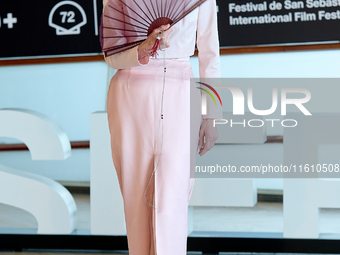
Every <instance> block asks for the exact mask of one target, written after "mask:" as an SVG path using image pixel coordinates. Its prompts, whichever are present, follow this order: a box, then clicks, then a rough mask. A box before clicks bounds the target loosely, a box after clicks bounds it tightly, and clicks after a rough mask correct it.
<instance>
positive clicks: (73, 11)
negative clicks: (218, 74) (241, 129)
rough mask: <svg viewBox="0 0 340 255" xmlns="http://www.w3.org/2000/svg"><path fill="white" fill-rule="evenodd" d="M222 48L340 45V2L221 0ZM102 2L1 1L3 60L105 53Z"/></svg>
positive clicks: (328, 0) (1, 56)
mask: <svg viewBox="0 0 340 255" xmlns="http://www.w3.org/2000/svg"><path fill="white" fill-rule="evenodd" d="M217 5H218V10H219V11H218V23H219V37H220V45H221V47H229V46H252V45H268V44H274V45H275V44H284V43H306V42H325V41H339V40H340V34H339V33H338V31H339V30H340V0H301V1H291V0H217ZM101 13H102V0H70V1H69V0H66V1H63V0H48V1H46V0H34V1H32V0H16V1H13V0H1V1H0V39H1V40H0V59H1V58H2V59H4V58H12V57H19V58H20V57H40V56H60V55H70V54H71V55H73V54H85V55H88V54H96V53H101V48H100V44H99V37H98V36H99V31H98V28H99V25H100V15H101Z"/></svg>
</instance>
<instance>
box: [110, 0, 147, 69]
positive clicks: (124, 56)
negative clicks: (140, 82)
mask: <svg viewBox="0 0 340 255" xmlns="http://www.w3.org/2000/svg"><path fill="white" fill-rule="evenodd" d="M108 3H110V4H114V5H117V6H116V7H119V8H122V6H118V5H119V3H118V1H115V0H103V13H104V10H105V7H106V5H107V4H108ZM122 10H123V9H122ZM120 18H122V19H123V15H122V17H120ZM117 33H119V31H117ZM104 59H105V62H106V63H107V64H108V65H109V66H111V67H112V68H113V69H124V68H130V67H135V66H144V65H147V64H148V63H149V58H143V59H142V60H138V46H136V47H134V48H132V49H129V50H126V51H123V52H120V53H117V54H114V55H111V56H109V57H105V55H104Z"/></svg>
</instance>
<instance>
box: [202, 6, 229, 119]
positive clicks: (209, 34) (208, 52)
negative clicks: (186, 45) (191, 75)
mask: <svg viewBox="0 0 340 255" xmlns="http://www.w3.org/2000/svg"><path fill="white" fill-rule="evenodd" d="M197 49H198V63H199V76H200V81H201V82H204V83H207V84H209V79H210V78H215V81H214V83H215V82H216V81H219V79H220V78H221V67H220V45H219V38H218V29H217V8H216V0H207V1H205V2H204V3H203V4H202V5H201V6H200V7H199V10H198V20H197ZM218 83H219V82H218ZM200 86H201V87H202V88H205V89H206V87H205V86H204V87H203V85H200ZM201 93H205V92H201ZM212 94H213V95H214V93H212ZM214 97H215V98H216V95H214ZM216 102H217V105H215V103H214V101H213V99H212V98H211V97H210V96H207V114H206V115H202V118H203V119H207V118H214V119H222V118H223V109H222V106H221V105H220V103H219V101H218V100H216Z"/></svg>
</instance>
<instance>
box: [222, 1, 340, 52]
mask: <svg viewBox="0 0 340 255" xmlns="http://www.w3.org/2000/svg"><path fill="white" fill-rule="evenodd" d="M217 4H218V7H219V16H218V23H219V36H220V44H221V46H251V45H266V44H267V45H268V44H283V43H308V42H326V41H339V40H340V33H339V31H340V0H302V1H290V0H217Z"/></svg>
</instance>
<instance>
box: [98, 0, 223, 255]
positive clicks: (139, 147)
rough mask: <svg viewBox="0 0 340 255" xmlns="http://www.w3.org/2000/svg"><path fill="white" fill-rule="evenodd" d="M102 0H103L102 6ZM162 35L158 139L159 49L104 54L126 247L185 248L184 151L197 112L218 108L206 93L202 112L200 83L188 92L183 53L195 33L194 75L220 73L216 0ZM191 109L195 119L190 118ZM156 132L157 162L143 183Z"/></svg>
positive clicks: (165, 252)
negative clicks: (150, 53)
mask: <svg viewBox="0 0 340 255" xmlns="http://www.w3.org/2000/svg"><path fill="white" fill-rule="evenodd" d="M115 1H117V0H109V3H110V2H115ZM107 2H108V1H107V0H104V8H105V5H106V4H107ZM196 31H197V39H196ZM169 40H170V47H169V48H167V49H166V50H165V54H166V70H167V72H166V74H165V89H164V99H163V114H164V115H163V116H164V117H163V120H161V121H163V139H161V132H162V124H161V126H160V127H159V126H158V125H159V119H160V108H161V97H162V87H163V74H164V73H163V68H164V66H163V54H164V53H163V52H162V51H158V54H159V56H158V57H155V58H150V60H149V62H148V63H147V64H141V63H139V61H138V53H137V47H135V48H132V49H130V50H127V51H124V52H122V53H118V54H115V55H112V56H110V57H107V58H105V60H106V62H107V63H108V64H109V65H110V66H111V67H112V68H114V69H117V72H116V74H115V75H114V76H113V78H112V80H111V82H110V86H109V91H108V98H107V113H108V123H109V129H110V134H111V150H112V159H113V163H114V166H115V169H116V173H117V177H118V180H119V185H120V190H121V193H122V196H123V201H124V212H125V221H126V230H127V238H128V248H129V254H130V255H185V254H186V247H187V232H188V204H189V201H190V197H191V193H192V190H193V186H194V178H190V159H191V160H192V159H195V157H196V153H197V145H198V138H199V135H198V134H199V129H200V124H201V121H202V117H203V118H222V110H221V108H217V107H216V106H215V105H212V104H211V103H210V104H209V102H210V101H208V106H207V110H208V114H207V115H203V116H201V114H200V104H199V103H200V97H201V93H202V92H201V90H199V89H196V92H195V93H194V95H192V96H193V97H195V98H190V78H193V77H194V76H193V72H192V69H191V66H190V62H189V57H190V56H191V55H193V54H194V50H195V40H197V48H198V50H199V55H198V59H199V75H200V78H218V77H220V60H219V42H218V33H217V18H216V2H215V0H207V1H206V2H204V3H203V4H202V5H201V6H200V7H199V8H197V9H195V10H194V11H193V12H192V13H190V14H189V15H188V16H186V17H185V18H184V19H182V20H181V22H179V23H177V24H176V25H175V26H173V32H172V33H171V34H170V35H169ZM190 100H195V102H198V104H197V107H195V109H190ZM190 114H192V115H193V119H194V121H193V122H192V123H191V125H190ZM158 127H159V128H160V129H159V132H160V133H159V138H158V140H157V135H158ZM162 140H163V144H162V154H161V158H160V161H159V165H158V167H157V170H156V172H155V173H154V176H153V178H152V179H151V182H150V184H149V186H148V189H146V188H147V185H148V183H149V180H150V177H151V175H152V172H153V170H154V165H155V164H157V160H158V159H159V155H160V148H161V141H162ZM157 141H158V143H157ZM190 142H191V145H192V146H191V147H190ZM156 143H157V144H156ZM156 148H158V150H156ZM195 149H196V150H195ZM145 190H146V196H145V197H146V198H147V199H148V201H149V202H151V203H152V204H153V205H154V206H155V208H153V207H151V206H150V205H149V204H148V203H147V202H146V201H145V200H144V191H145Z"/></svg>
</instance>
